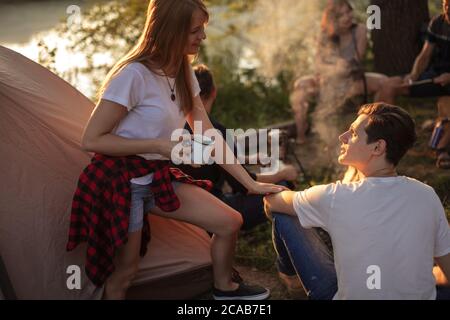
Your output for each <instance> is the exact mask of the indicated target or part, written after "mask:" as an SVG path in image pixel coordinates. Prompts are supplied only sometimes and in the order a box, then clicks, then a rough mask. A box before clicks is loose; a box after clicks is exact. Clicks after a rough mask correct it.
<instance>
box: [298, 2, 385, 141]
mask: <svg viewBox="0 0 450 320" xmlns="http://www.w3.org/2000/svg"><path fill="white" fill-rule="evenodd" d="M366 48H367V30H366V27H365V26H364V25H362V24H356V23H355V22H354V18H353V8H352V6H351V4H350V3H349V2H348V1H347V0H329V1H328V3H327V6H326V7H325V10H324V12H323V14H322V21H321V30H320V36H319V41H318V50H317V55H316V67H317V70H316V75H314V76H305V77H301V78H299V79H297V80H296V81H295V83H294V86H293V90H292V93H291V97H290V100H291V106H292V110H293V112H294V116H295V122H296V126H297V143H298V144H302V143H305V142H306V132H307V129H308V123H307V113H308V108H309V103H310V101H311V99H313V98H316V97H317V96H318V94H319V92H320V90H321V85H323V84H328V85H330V84H329V83H328V82H329V81H334V82H339V83H331V86H333V85H336V86H339V88H340V89H338V88H336V90H346V91H347V90H348V92H346V93H345V95H346V96H355V95H359V94H366V95H367V94H374V95H375V97H374V100H375V101H385V102H388V103H389V102H391V101H386V98H387V94H386V93H385V92H383V90H382V89H383V87H382V84H383V82H384V81H386V79H387V77H386V76H385V75H382V74H378V73H372V72H364V70H363V68H362V59H363V57H364V55H365V53H366ZM330 75H333V77H334V79H333V78H328V79H327V77H329V76H330ZM336 75H338V77H335V76H336ZM330 79H331V80H330ZM336 79H339V80H336ZM343 83H347V84H348V85H346V86H344V89H343V86H342V84H343ZM322 89H323V88H322Z"/></svg>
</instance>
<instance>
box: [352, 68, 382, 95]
mask: <svg viewBox="0 0 450 320" xmlns="http://www.w3.org/2000/svg"><path fill="white" fill-rule="evenodd" d="M364 76H365V77H366V84H367V93H369V94H373V93H376V92H378V91H380V89H381V88H382V86H383V84H384V83H385V82H386V81H387V80H388V79H389V78H388V77H387V76H385V75H384V74H381V73H375V72H366V73H365V74H364ZM364 90H365V89H364V82H363V81H362V80H359V81H357V82H356V83H355V85H354V87H353V92H352V93H353V95H360V94H364Z"/></svg>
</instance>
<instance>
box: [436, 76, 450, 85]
mask: <svg viewBox="0 0 450 320" xmlns="http://www.w3.org/2000/svg"><path fill="white" fill-rule="evenodd" d="M434 83H437V84H440V85H441V86H446V85H448V84H450V73H443V74H441V75H440V76H439V77H436V78H434Z"/></svg>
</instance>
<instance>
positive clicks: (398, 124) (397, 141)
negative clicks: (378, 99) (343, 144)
mask: <svg viewBox="0 0 450 320" xmlns="http://www.w3.org/2000/svg"><path fill="white" fill-rule="evenodd" d="M361 114H366V115H367V116H368V122H367V125H366V127H365V128H364V130H365V131H366V133H367V143H373V142H375V141H377V140H380V139H382V140H384V141H386V160H387V161H388V162H390V163H392V164H393V165H394V166H396V165H397V164H398V163H399V161H400V159H401V158H402V157H403V156H404V155H405V153H406V152H407V151H408V150H409V149H410V148H411V147H412V146H413V145H414V143H415V142H416V139H417V136H416V130H415V124H414V120H413V119H412V118H411V116H410V115H409V113H408V112H406V111H405V110H404V109H402V108H400V107H397V106H393V105H390V104H386V103H373V104H366V105H363V106H362V107H361V108H360V109H359V112H358V115H361Z"/></svg>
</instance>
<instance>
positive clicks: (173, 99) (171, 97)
mask: <svg viewBox="0 0 450 320" xmlns="http://www.w3.org/2000/svg"><path fill="white" fill-rule="evenodd" d="M170 99H172V101H175V94H174V93H172V95H171V96H170Z"/></svg>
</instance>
